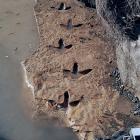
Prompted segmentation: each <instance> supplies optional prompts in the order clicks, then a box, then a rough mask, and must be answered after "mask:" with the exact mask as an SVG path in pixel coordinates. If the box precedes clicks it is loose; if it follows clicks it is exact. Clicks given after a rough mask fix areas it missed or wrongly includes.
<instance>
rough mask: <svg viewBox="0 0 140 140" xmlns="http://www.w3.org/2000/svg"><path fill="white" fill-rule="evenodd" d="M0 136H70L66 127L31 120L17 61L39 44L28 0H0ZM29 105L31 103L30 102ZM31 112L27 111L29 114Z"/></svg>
mask: <svg viewBox="0 0 140 140" xmlns="http://www.w3.org/2000/svg"><path fill="white" fill-rule="evenodd" d="M0 3H1V4H0V139H6V140H46V139H51V140H56V139H60V140H63V139H66V138H67V137H69V138H70V139H74V136H73V134H71V133H70V132H71V131H70V130H67V129H61V128H54V127H52V124H51V125H47V126H46V125H44V124H47V123H46V122H43V123H42V122H34V121H32V120H31V119H30V117H29V112H28V111H31V108H28V107H29V106H27V105H26V104H27V100H26V101H25V100H24V99H23V97H26V99H28V102H30V103H31V98H29V96H28V93H30V92H28V93H27V91H25V90H23V76H22V74H23V73H22V69H21V64H20V62H21V61H22V60H23V59H24V58H25V57H27V56H28V55H29V54H31V53H32V52H33V50H35V49H36V47H37V46H38V44H39V40H38V33H37V29H36V23H35V19H34V15H33V14H34V13H33V6H34V2H33V1H32V0H6V1H5V0H0ZM30 106H32V105H31V104H30ZM31 113H32V112H30V114H31Z"/></svg>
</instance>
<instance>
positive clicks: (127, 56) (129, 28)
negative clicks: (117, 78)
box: [96, 0, 140, 97]
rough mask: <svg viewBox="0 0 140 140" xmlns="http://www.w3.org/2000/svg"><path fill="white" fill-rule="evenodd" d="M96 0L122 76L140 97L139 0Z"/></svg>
mask: <svg viewBox="0 0 140 140" xmlns="http://www.w3.org/2000/svg"><path fill="white" fill-rule="evenodd" d="M96 4H97V13H98V14H99V16H100V17H101V19H102V23H103V25H104V26H105V27H106V29H107V32H108V34H110V36H111V37H112V39H114V43H115V45H116V57H117V64H118V68H119V71H120V75H121V79H122V81H123V83H124V84H125V85H127V86H128V87H131V88H133V89H135V91H136V93H137V95H138V96H139V97H140V95H139V92H140V86H139V84H140V61H139V58H140V49H139V48H140V17H139V16H138V15H139V13H140V3H139V0H127V1H126V0H123V1H122V0H118V1H116V0H104V1H102V0H97V3H96Z"/></svg>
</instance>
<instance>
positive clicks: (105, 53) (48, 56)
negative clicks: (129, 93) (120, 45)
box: [22, 0, 136, 140]
mask: <svg viewBox="0 0 140 140" xmlns="http://www.w3.org/2000/svg"><path fill="white" fill-rule="evenodd" d="M63 2H65V3H66V5H67V6H68V7H71V8H70V9H69V10H66V11H65V10H64V11H59V10H58V6H59V4H60V3H61V1H60V0H51V1H50V0H46V1H45V0H39V1H38V2H37V4H36V6H35V13H36V17H37V22H38V26H39V32H40V46H39V48H38V49H37V50H36V51H35V52H34V53H33V54H32V55H31V56H30V57H28V58H27V59H26V60H25V61H24V62H23V63H22V65H23V67H24V71H25V79H26V83H27V84H28V86H29V87H31V88H32V92H33V96H34V98H35V103H36V111H35V112H36V113H35V115H36V116H37V117H39V118H42V119H48V118H56V119H59V121H60V122H61V124H62V125H63V126H66V127H71V128H72V129H73V131H75V133H77V135H78V136H79V138H80V139H82V140H86V139H87V140H91V139H93V138H95V137H107V136H111V135H112V134H113V132H115V131H117V130H119V129H126V130H127V129H128V128H129V127H131V126H133V125H135V124H136V120H135V119H134V118H133V117H132V116H131V114H130V109H131V104H130V103H129V102H128V101H127V100H125V99H123V98H121V99H120V97H119V95H118V94H117V91H116V90H114V89H113V88H112V79H111V77H110V74H111V72H112V70H113V68H114V67H116V57H115V47H114V46H113V43H112V42H111V40H110V39H109V38H108V37H107V34H106V31H105V29H104V28H103V27H102V25H101V23H100V20H99V19H98V17H97V14H96V11H95V10H93V9H89V8H86V7H85V6H84V5H83V4H81V3H79V2H78V1H75V0H63ZM69 19H72V22H73V24H74V25H78V24H81V25H80V26H78V27H75V28H72V29H70V30H68V29H67V28H66V27H65V26H64V25H66V24H67V21H68V20H69ZM60 38H63V39H64V42H65V45H66V46H68V45H72V47H71V48H69V49H63V50H60V49H58V42H59V39H60ZM74 63H78V66H79V71H86V70H89V69H90V71H89V72H88V73H87V72H86V73H84V74H80V73H78V74H77V75H76V76H75V75H73V74H71V71H69V70H71V69H72V67H73V65H74ZM66 91H68V94H69V99H68V105H65V104H63V103H64V101H65V94H64V93H65V92H66ZM58 105H59V106H58ZM60 105H63V106H62V107H61V108H60ZM128 120H129V123H128V122H127V121H128Z"/></svg>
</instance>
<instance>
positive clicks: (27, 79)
mask: <svg viewBox="0 0 140 140" xmlns="http://www.w3.org/2000/svg"><path fill="white" fill-rule="evenodd" d="M21 66H22V68H23V73H24V80H25V83H26V84H27V87H28V88H30V89H31V92H32V94H33V99H35V94H34V86H33V85H32V84H31V82H30V80H29V78H28V76H27V71H26V68H25V65H24V61H22V62H21Z"/></svg>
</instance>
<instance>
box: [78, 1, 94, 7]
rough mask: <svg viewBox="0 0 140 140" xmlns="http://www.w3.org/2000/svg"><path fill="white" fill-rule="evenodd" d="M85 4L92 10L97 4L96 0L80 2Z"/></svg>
mask: <svg viewBox="0 0 140 140" xmlns="http://www.w3.org/2000/svg"><path fill="white" fill-rule="evenodd" d="M78 1H81V2H83V3H85V6H87V7H90V8H95V7H96V2H95V0H78Z"/></svg>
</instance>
